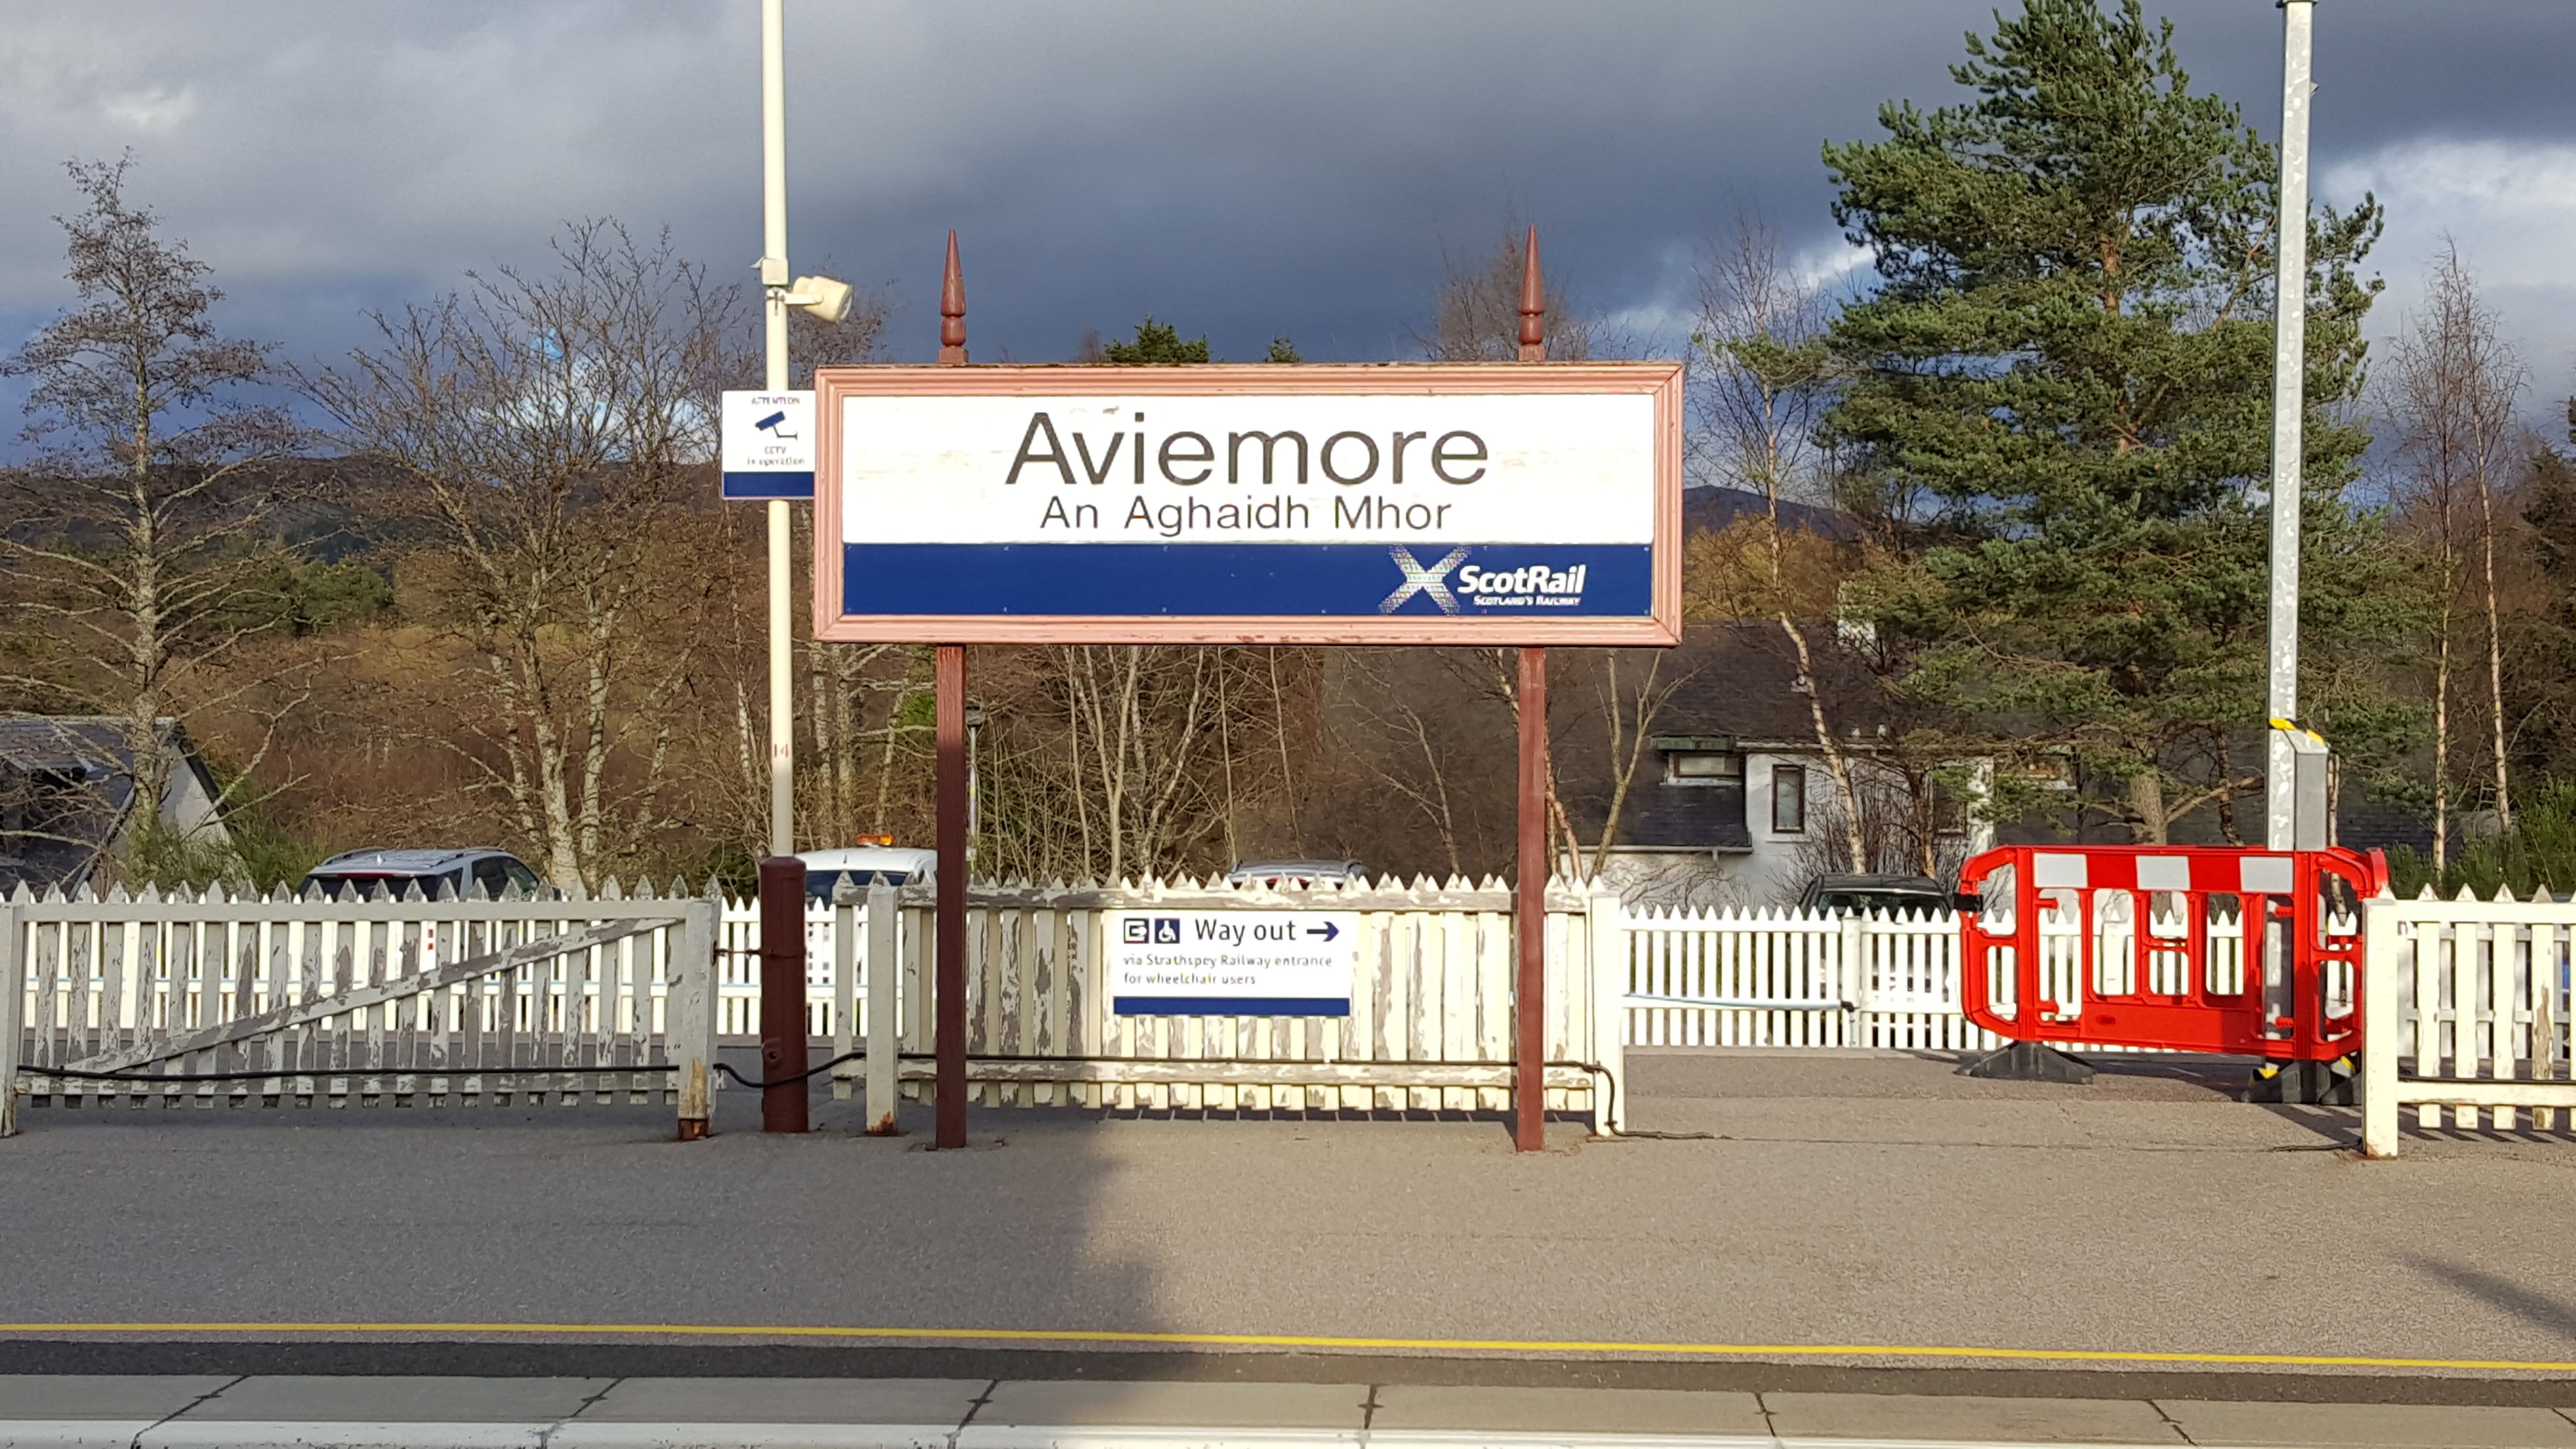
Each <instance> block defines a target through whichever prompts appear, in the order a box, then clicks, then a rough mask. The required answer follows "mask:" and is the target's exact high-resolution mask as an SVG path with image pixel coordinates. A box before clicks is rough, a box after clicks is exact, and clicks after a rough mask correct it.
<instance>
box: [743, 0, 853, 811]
mask: <svg viewBox="0 0 2576 1449" xmlns="http://www.w3.org/2000/svg"><path fill="white" fill-rule="evenodd" d="M760 289H761V293H762V296H763V300H764V307H763V310H764V312H765V313H766V314H767V315H766V317H765V319H764V320H765V322H766V326H767V335H766V336H765V338H764V339H763V341H764V342H765V344H766V345H765V346H764V348H763V349H762V350H763V353H764V361H765V363H766V369H765V374H764V381H763V386H765V387H766V388H768V390H769V391H771V392H785V391H786V390H787V309H788V308H790V307H800V308H803V309H804V310H805V311H806V312H807V313H808V314H810V315H812V316H815V317H820V318H822V319H823V320H824V321H826V322H838V321H840V320H841V319H842V318H844V317H847V316H849V315H850V285H849V284H848V283H847V282H836V281H834V280H832V279H831V278H830V277H798V278H796V279H795V280H794V281H792V282H791V281H789V280H788V275H787V0H760ZM789 532H790V520H789V518H788V516H787V500H786V499H784V498H773V499H771V500H769V853H770V854H772V855H794V854H795V853H796V705H795V693H794V690H793V689H792V687H791V685H792V678H791V673H790V668H789V665H790V655H791V653H792V651H793V647H794V640H793V636H792V635H791V634H790V633H789V632H788V594H789V592H790V590H791V588H792V587H793V585H792V575H791V572H790V570H789V569H788V566H787V565H788V540H789Z"/></svg>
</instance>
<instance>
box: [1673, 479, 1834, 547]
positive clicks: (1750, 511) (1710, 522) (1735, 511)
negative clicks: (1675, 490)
mask: <svg viewBox="0 0 2576 1449" xmlns="http://www.w3.org/2000/svg"><path fill="white" fill-rule="evenodd" d="M1769 511H1770V506H1769V505H1768V504H1766V503H1764V502H1763V501H1762V495H1761V494H1759V493H1749V492H1747V491H1745V490H1744V489H1741V488H1711V487H1699V488H1685V489H1683V490H1682V536H1683V537H1684V538H1688V537H1690V536H1691V535H1692V534H1694V533H1718V532H1722V531H1724V530H1725V529H1726V528H1728V527H1730V526H1731V525H1733V524H1734V522H1735V521H1736V520H1737V519H1739V518H1745V517H1755V518H1758V517H1761V516H1762V515H1764V514H1766V513H1768V512H1769ZM1780 521H1781V522H1782V523H1785V524H1787V525H1788V526H1789V527H1791V528H1795V529H1798V530H1800V531H1802V532H1806V533H1812V534H1814V535H1815V536H1817V537H1818V538H1829V539H1832V540H1834V541H1835V542H1837V543H1848V542H1851V541H1852V540H1854V539H1857V538H1859V537H1860V525H1859V524H1858V523H1857V522H1855V521H1853V520H1852V519H1851V518H1850V517H1849V516H1847V515H1845V514H1841V513H1837V512H1835V511H1834V510H1832V509H1830V508H1819V507H1817V506H1816V505H1814V504H1812V503H1787V502H1784V503H1782V504H1781V505H1780Z"/></svg>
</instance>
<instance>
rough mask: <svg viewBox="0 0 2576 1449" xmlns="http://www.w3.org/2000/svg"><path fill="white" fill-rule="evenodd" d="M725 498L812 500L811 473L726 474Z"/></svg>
mask: <svg viewBox="0 0 2576 1449" xmlns="http://www.w3.org/2000/svg"><path fill="white" fill-rule="evenodd" d="M724 496H725V497H727V498H809V499H810V498H812V497H813V496H814V475H813V474H811V473H727V474H726V475H724Z"/></svg>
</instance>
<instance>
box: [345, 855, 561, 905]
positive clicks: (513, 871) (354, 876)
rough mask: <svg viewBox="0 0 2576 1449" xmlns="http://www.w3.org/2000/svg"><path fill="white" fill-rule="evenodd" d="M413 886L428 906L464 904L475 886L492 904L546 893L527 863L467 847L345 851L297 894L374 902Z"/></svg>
mask: <svg viewBox="0 0 2576 1449" xmlns="http://www.w3.org/2000/svg"><path fill="white" fill-rule="evenodd" d="M415 885H416V886H419V887H420V893H421V894H422V895H424V896H427V897H429V898H430V899H432V900H436V899H438V898H439V897H441V896H453V897H458V898H462V897H463V896H464V895H465V894H466V893H467V892H468V891H470V890H471V889H473V887H475V886H477V885H480V886H481V887H483V894H484V895H485V896H487V897H489V898H491V899H494V900H498V899H500V897H501V896H502V894H503V893H505V892H508V891H513V890H515V891H517V892H518V893H519V894H520V895H521V896H522V897H528V896H535V895H538V894H541V893H542V892H543V891H544V890H545V882H544V881H541V880H539V879H537V873H536V872H535V871H533V870H530V869H528V865H527V862H526V861H523V860H521V859H519V858H518V857H517V856H515V855H512V854H511V853H510V852H508V851H506V850H494V849H490V848H488V847H477V846H468V847H466V848H463V849H456V850H350V851H343V852H342V853H340V854H338V855H335V856H333V857H331V858H330V859H329V860H326V861H324V862H322V863H321V864H320V865H317V866H315V867H313V869H312V870H310V871H308V872H306V873H305V876H304V884H303V885H302V886H301V887H299V888H298V892H297V893H298V894H301V893H302V892H303V891H307V890H311V889H312V888H313V887H315V886H320V887H321V888H322V892H323V894H325V895H327V896H330V897H331V898H332V899H334V900H337V899H340V898H341V897H343V896H346V895H347V894H348V893H349V892H351V891H353V890H354V891H355V892H357V893H358V894H359V895H361V896H366V897H372V896H374V895H375V893H376V888H377V887H378V886H382V887H384V889H385V891H386V893H387V894H389V895H394V896H400V895H403V894H404V893H406V892H407V891H408V890H409V889H410V888H411V887H413V886H415Z"/></svg>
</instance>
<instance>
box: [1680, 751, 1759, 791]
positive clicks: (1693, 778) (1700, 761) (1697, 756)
mask: <svg viewBox="0 0 2576 1449" xmlns="http://www.w3.org/2000/svg"><path fill="white" fill-rule="evenodd" d="M1664 779H1665V780H1667V781H1669V782H1671V783H1673V784H1677V785H1714V784H1717V783H1720V782H1726V783H1730V784H1732V783H1738V782H1741V781H1742V780H1743V779H1744V757H1743V756H1741V755H1730V754H1721V753H1718V752H1716V751H1713V750H1682V751H1674V752H1671V753H1667V754H1666V755H1665V756H1664Z"/></svg>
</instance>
